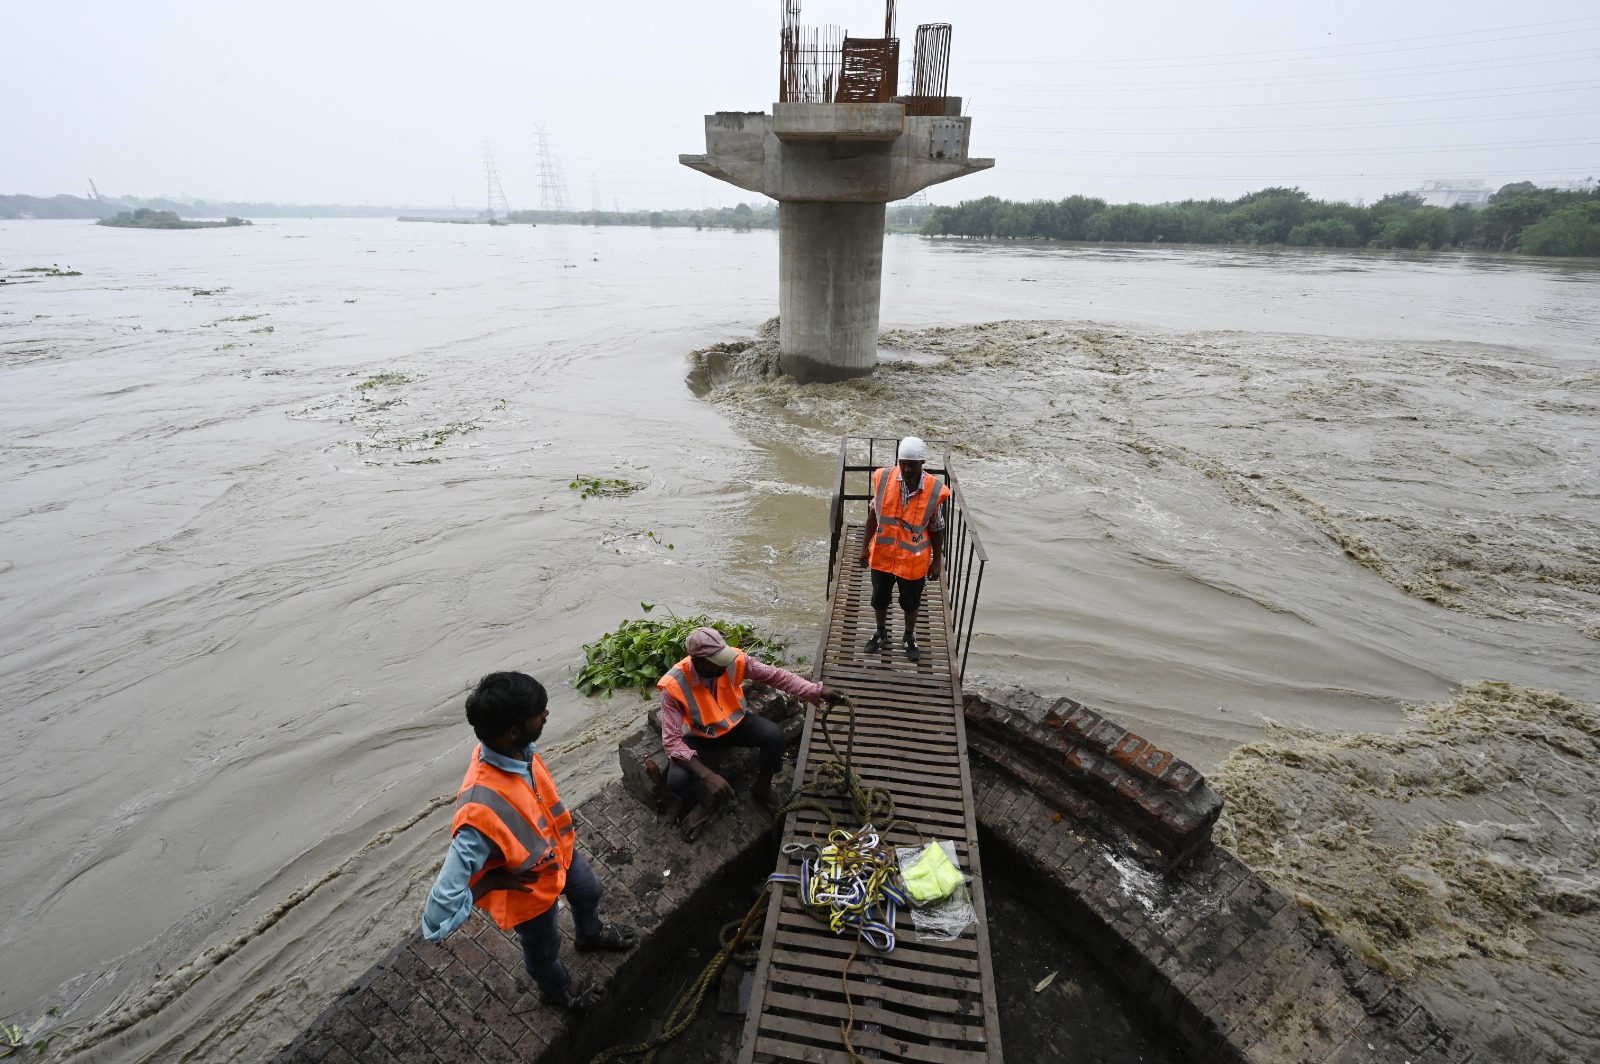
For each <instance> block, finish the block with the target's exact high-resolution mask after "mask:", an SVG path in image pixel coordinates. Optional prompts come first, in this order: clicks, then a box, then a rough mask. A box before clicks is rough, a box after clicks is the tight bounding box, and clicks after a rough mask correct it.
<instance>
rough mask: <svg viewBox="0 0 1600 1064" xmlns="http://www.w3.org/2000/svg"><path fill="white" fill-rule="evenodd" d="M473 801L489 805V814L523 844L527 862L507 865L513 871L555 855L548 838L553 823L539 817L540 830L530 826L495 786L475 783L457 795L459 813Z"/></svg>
mask: <svg viewBox="0 0 1600 1064" xmlns="http://www.w3.org/2000/svg"><path fill="white" fill-rule="evenodd" d="M473 802H476V803H477V804H478V805H482V806H487V807H488V809H489V811H490V812H492V813H494V815H495V816H497V817H499V818H500V822H501V823H502V824H504V825H505V829H506V830H507V831H509V832H511V834H512V835H513V836H515V838H516V840H517V842H519V843H520V844H521V845H522V848H523V849H524V850H526V851H527V853H528V858H527V860H525V861H523V862H522V863H520V864H515V865H513V864H510V863H507V865H506V867H507V868H509V869H511V870H512V871H513V872H526V871H527V870H528V869H530V868H532V867H533V866H534V865H536V864H538V863H539V862H540V861H543V860H544V859H545V858H547V857H549V856H550V855H551V854H552V853H554V852H555V849H556V848H555V846H554V845H553V844H552V843H551V842H550V841H549V840H548V839H547V838H545V836H546V834H547V833H548V832H549V831H550V821H549V820H547V819H546V818H544V817H540V818H539V821H538V826H537V827H536V826H535V825H533V824H530V823H528V822H527V820H525V819H523V816H522V814H521V813H519V812H517V809H516V807H515V806H514V805H512V804H511V803H510V802H508V801H506V800H505V798H504V797H503V796H502V795H501V794H500V792H499V791H497V790H495V789H494V788H492V787H485V786H483V784H481V783H479V784H474V785H473V786H471V787H468V788H467V789H466V790H464V791H462V792H461V793H460V794H458V795H456V812H458V813H459V812H460V811H461V809H462V807H463V806H465V805H468V804H470V803H473Z"/></svg>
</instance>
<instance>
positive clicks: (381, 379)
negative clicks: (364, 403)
mask: <svg viewBox="0 0 1600 1064" xmlns="http://www.w3.org/2000/svg"><path fill="white" fill-rule="evenodd" d="M413 380H415V378H414V377H408V376H406V375H405V374H404V373H379V374H377V375H375V376H372V377H368V378H367V379H366V380H364V381H362V382H361V383H360V384H358V385H356V391H358V392H370V391H372V389H374V388H398V387H400V385H402V384H410V383H411V382H412V381H413Z"/></svg>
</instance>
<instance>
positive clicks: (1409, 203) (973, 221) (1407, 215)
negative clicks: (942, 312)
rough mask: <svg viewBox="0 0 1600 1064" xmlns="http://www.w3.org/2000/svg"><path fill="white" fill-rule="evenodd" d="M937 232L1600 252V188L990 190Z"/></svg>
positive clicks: (941, 218)
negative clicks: (1100, 193)
mask: <svg viewBox="0 0 1600 1064" xmlns="http://www.w3.org/2000/svg"><path fill="white" fill-rule="evenodd" d="M922 232H923V233H925V234H928V235H930V236H970V237H987V238H995V239H1012V240H1082V241H1105V242H1112V243H1129V244H1161V243H1167V244H1288V245H1291V246H1297V247H1335V248H1354V247H1376V248H1407V249H1419V250H1426V249H1432V248H1450V247H1457V248H1481V249H1485V250H1488V251H1520V252H1525V253H1527V254H1530V255H1600V191H1590V192H1563V191H1557V190H1555V189H1540V188H1535V187H1534V186H1533V185H1532V184H1530V183H1527V182H1521V183H1518V184H1514V185H1506V186H1505V187H1504V188H1502V189H1500V190H1499V191H1498V192H1496V193H1495V194H1494V195H1493V196H1491V197H1490V204H1489V206H1488V207H1487V208H1485V209H1483V210H1474V209H1473V208H1471V207H1468V206H1465V205H1457V206H1454V207H1450V208H1445V207H1428V206H1425V205H1424V204H1423V202H1422V200H1421V199H1420V198H1419V197H1417V196H1416V195H1414V194H1412V193H1410V192H1399V193H1395V194H1394V195H1390V196H1385V197H1383V198H1382V199H1380V200H1378V201H1377V202H1376V203H1373V204H1371V205H1369V206H1365V207H1358V206H1355V205H1354V204H1350V203H1334V202H1328V201H1325V200H1314V199H1312V198H1311V197H1310V196H1309V195H1307V194H1306V193H1305V192H1303V191H1301V190H1300V189H1298V188H1281V187H1275V188H1264V189H1261V190H1260V191H1258V192H1251V193H1247V194H1246V195H1244V196H1241V197H1239V198H1238V199H1234V200H1221V199H1209V200H1184V201H1183V202H1181V203H1161V204H1144V203H1119V204H1115V205H1110V204H1107V203H1106V201H1105V200H1102V199H1095V198H1091V197H1087V196H1069V197H1067V198H1066V199H1063V200H1034V201H1032V202H1029V203H1019V202H1014V201H1011V200H1002V199H999V198H998V197H995V196H986V197H984V198H983V199H979V200H967V201H965V202H962V203H959V204H957V205H956V206H954V207H938V208H935V209H934V211H933V213H932V215H931V217H929V219H928V220H927V222H926V223H925V224H924V225H923V227H922Z"/></svg>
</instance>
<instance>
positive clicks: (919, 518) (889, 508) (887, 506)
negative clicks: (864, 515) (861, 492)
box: [869, 465, 950, 580]
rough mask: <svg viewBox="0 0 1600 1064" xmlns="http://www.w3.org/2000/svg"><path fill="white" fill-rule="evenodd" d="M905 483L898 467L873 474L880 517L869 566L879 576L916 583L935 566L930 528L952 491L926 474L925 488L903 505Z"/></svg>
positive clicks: (876, 505)
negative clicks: (881, 573)
mask: <svg viewBox="0 0 1600 1064" xmlns="http://www.w3.org/2000/svg"><path fill="white" fill-rule="evenodd" d="M885 473H887V474H888V476H884V474H885ZM903 480H904V478H903V477H902V476H901V475H900V467H899V466H897V465H894V466H888V467H886V468H883V469H874V470H873V471H872V508H873V510H874V512H876V513H877V515H878V532H877V534H876V535H875V536H873V538H872V553H871V555H870V556H869V563H870V564H871V566H872V568H874V569H877V570H878V571H879V572H884V573H893V574H894V575H896V576H898V577H901V578H903V579H906V580H917V579H920V578H922V577H924V576H927V575H928V567H929V566H930V565H931V564H932V563H933V550H932V546H933V544H932V540H930V539H929V538H928V525H929V524H930V523H931V522H932V521H933V515H934V514H936V513H938V512H939V507H941V506H943V505H944V501H945V500H946V499H948V498H949V497H950V489H949V488H948V487H946V486H945V483H944V478H943V477H936V476H931V475H930V474H928V473H924V474H922V487H921V488H919V489H918V490H917V493H916V494H915V495H913V496H911V498H909V499H906V500H904V502H902V500H901V495H902V491H901V487H900V485H901V483H902V482H903ZM930 484H931V485H932V487H931V489H930V487H929V485H930Z"/></svg>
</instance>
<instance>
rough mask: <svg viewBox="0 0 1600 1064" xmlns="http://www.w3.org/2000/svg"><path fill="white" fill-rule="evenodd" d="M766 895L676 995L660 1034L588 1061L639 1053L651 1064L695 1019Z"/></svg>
mask: <svg viewBox="0 0 1600 1064" xmlns="http://www.w3.org/2000/svg"><path fill="white" fill-rule="evenodd" d="M768 897H770V894H769V892H768V891H765V890H763V891H762V892H761V897H759V898H757V899H756V903H755V904H754V905H752V906H750V911H749V912H747V913H745V914H744V919H743V920H741V921H740V922H739V925H738V926H739V929H738V931H737V932H735V934H734V936H733V938H732V939H730V940H729V941H727V942H725V943H723V946H722V949H721V950H720V951H718V953H717V955H716V956H715V957H713V958H712V959H711V963H710V964H707V965H706V967H705V970H704V971H702V972H701V973H700V976H699V978H697V979H695V981H694V982H693V983H691V984H690V985H689V987H688V989H687V990H685V991H684V992H683V993H682V994H681V995H679V997H678V1000H677V1001H676V1002H675V1003H674V1004H673V1006H672V1008H671V1009H669V1010H668V1011H667V1015H666V1018H665V1019H664V1020H662V1022H661V1033H660V1034H658V1035H656V1036H655V1037H654V1038H651V1039H650V1040H649V1041H646V1042H635V1043H634V1044H633V1045H627V1046H612V1047H611V1048H610V1049H605V1050H601V1051H600V1052H599V1053H596V1054H595V1055H594V1056H593V1057H591V1058H590V1059H589V1064H605V1062H606V1061H608V1060H616V1059H617V1058H618V1057H626V1056H633V1055H638V1056H639V1064H653V1062H654V1060H655V1059H656V1052H657V1051H658V1050H659V1049H660V1048H661V1047H662V1046H664V1045H666V1044H667V1043H668V1042H670V1041H672V1040H673V1039H674V1038H676V1037H678V1036H679V1035H680V1034H682V1033H683V1032H684V1031H686V1030H688V1029H689V1024H691V1023H693V1022H694V1018H695V1016H696V1015H697V1014H698V1013H699V1011H700V1005H701V1003H702V1002H704V1001H705V996H706V990H707V989H709V988H710V986H711V984H712V983H714V982H716V980H717V979H718V978H719V977H720V976H721V975H722V973H723V971H724V970H725V969H726V968H727V967H728V964H729V962H730V961H732V960H733V957H734V954H736V953H738V952H739V946H740V945H741V944H742V943H743V942H744V940H745V937H746V936H748V935H749V934H750V930H751V928H753V927H754V926H755V924H756V920H757V918H758V917H760V916H761V914H762V913H763V912H765V911H766V908H767V899H768ZM732 926H733V925H732V924H729V925H727V927H724V928H723V932H726V931H727V929H728V927H732ZM719 937H720V936H719Z"/></svg>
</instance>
